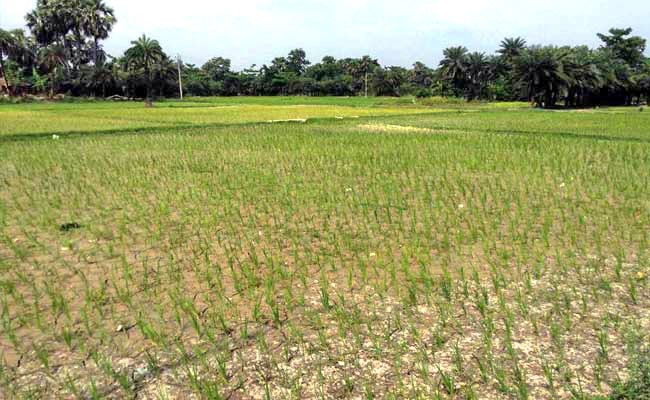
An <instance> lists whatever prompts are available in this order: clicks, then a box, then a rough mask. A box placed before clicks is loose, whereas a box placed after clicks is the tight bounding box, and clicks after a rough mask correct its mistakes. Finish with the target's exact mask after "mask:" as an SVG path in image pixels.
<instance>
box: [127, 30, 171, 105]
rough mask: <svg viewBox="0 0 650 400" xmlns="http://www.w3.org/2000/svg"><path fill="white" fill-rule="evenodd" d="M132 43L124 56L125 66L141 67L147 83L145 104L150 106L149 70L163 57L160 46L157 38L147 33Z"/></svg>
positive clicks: (150, 78)
mask: <svg viewBox="0 0 650 400" xmlns="http://www.w3.org/2000/svg"><path fill="white" fill-rule="evenodd" d="M131 44H132V45H133V46H132V47H131V48H129V49H128V50H127V51H126V53H124V57H125V59H126V64H127V67H129V68H132V69H140V68H142V71H143V77H144V80H145V82H146V85H147V98H146V100H145V105H146V106H148V107H151V81H152V77H151V70H152V68H153V67H154V66H155V65H156V63H159V62H160V61H161V60H162V59H163V58H165V53H163V50H162V47H160V43H158V41H157V40H154V39H151V38H148V37H147V35H144V34H143V35H142V36H141V37H140V38H139V39H138V40H135V41H132V42H131Z"/></svg>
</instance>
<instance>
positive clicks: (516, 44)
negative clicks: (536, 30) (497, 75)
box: [497, 37, 526, 62]
mask: <svg viewBox="0 0 650 400" xmlns="http://www.w3.org/2000/svg"><path fill="white" fill-rule="evenodd" d="M525 48H526V41H525V40H524V39H522V38H520V37H516V38H505V39H503V40H502V41H501V48H500V49H499V50H498V51H497V52H498V53H499V54H501V56H503V58H504V59H505V60H506V62H512V60H514V59H515V58H517V57H519V55H521V53H522V52H523V51H524V49H525Z"/></svg>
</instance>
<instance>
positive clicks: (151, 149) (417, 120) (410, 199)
mask: <svg viewBox="0 0 650 400" xmlns="http://www.w3.org/2000/svg"><path fill="white" fill-rule="evenodd" d="M289 119H305V121H304V122H269V121H277V120H289ZM648 227H650V112H648V111H644V112H640V111H639V110H638V109H633V108H617V109H598V110H583V111H540V110H534V109H531V108H529V107H528V106H527V105H526V104H521V103H507V104H506V103H501V104H469V105H468V104H460V103H453V102H450V103H444V102H442V101H441V100H424V101H420V100H417V101H414V100H413V99H411V98H407V99H376V98H369V99H363V98H219V99H212V98H206V99H188V100H186V101H184V102H178V101H167V102H161V103H157V104H156V105H155V107H154V108H152V109H146V108H144V107H143V106H142V105H141V104H139V103H104V102H71V103H47V104H21V105H1V106H0V229H1V230H0V300H1V303H0V306H1V307H2V312H1V318H2V319H1V321H0V322H1V325H0V359H2V360H3V361H2V363H1V364H0V366H1V368H0V393H1V394H2V395H4V396H2V395H0V397H5V398H29V397H31V398H42V397H52V398H61V397H73V398H74V397H79V398H93V397H94V398H105V397H107V398H125V397H137V398H191V397H192V396H194V397H195V398H214V399H219V398H224V399H226V398H259V399H264V398H273V399H275V398H423V399H430V398H434V399H435V398H441V399H445V398H450V399H451V398H465V399H474V398H503V399H510V398H513V399H524V398H531V399H542V398H585V399H587V398H591V397H590V396H597V395H608V394H609V393H610V392H611V390H612V388H613V387H615V386H616V385H617V384H618V383H620V382H624V381H626V380H628V378H629V377H630V376H632V375H631V374H630V371H633V370H632V369H630V368H632V367H633V366H634V365H635V362H637V361H638V360H637V358H636V357H637V355H638V354H642V353H643V351H644V349H646V348H647V347H648V345H649V344H650V336H649V334H648V332H650V279H649V278H648V274H649V273H650V253H649V250H650V249H649V248H648V244H649V243H650V242H649V234H650V231H649V230H648Z"/></svg>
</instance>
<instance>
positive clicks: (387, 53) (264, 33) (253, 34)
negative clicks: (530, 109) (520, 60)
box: [0, 0, 650, 69]
mask: <svg viewBox="0 0 650 400" xmlns="http://www.w3.org/2000/svg"><path fill="white" fill-rule="evenodd" d="M105 1H106V3H107V4H109V5H110V6H112V7H113V8H114V9H115V13H116V16H117V19H118V23H117V25H116V26H115V28H114V30H113V33H112V35H111V37H110V38H109V39H108V41H107V42H106V49H107V50H108V52H109V54H112V55H119V54H121V53H122V52H123V51H124V50H125V49H126V48H127V47H128V45H129V42H130V41H131V40H133V39H135V38H136V37H138V36H140V35H141V34H142V33H146V34H147V35H148V36H151V37H153V38H155V39H158V40H159V41H160V42H161V44H162V46H163V48H164V50H165V51H166V52H167V53H168V54H170V55H175V54H181V55H182V57H183V59H184V60H185V61H186V62H192V63H196V64H199V65H200V64H202V63H203V62H204V61H206V60H207V59H209V58H210V57H213V56H224V57H227V58H230V59H232V61H233V66H234V67H235V68H237V69H240V68H245V67H248V66H250V65H251V64H258V65H261V64H263V63H268V62H269V61H270V60H271V59H272V58H273V57H275V56H280V55H285V54H286V53H288V51H289V50H291V49H293V48H296V47H302V48H304V49H305V51H306V52H307V56H308V58H309V59H310V60H311V61H312V62H315V61H318V60H320V59H321V58H322V57H323V56H324V55H333V56H335V57H337V58H342V57H357V56H362V55H364V54H370V55H372V56H374V57H377V58H379V61H380V62H381V63H382V64H383V65H401V66H409V65H411V64H412V63H413V62H414V61H416V60H419V61H422V62H424V63H426V64H428V65H432V66H433V65H436V64H437V63H438V61H439V60H440V58H441V53H442V49H444V48H445V47H448V46H452V45H459V44H462V45H465V46H467V47H469V48H470V49H471V50H480V51H485V52H488V53H491V52H493V51H494V50H495V49H496V48H497V46H498V43H499V41H500V40H501V39H502V38H503V37H506V36H522V37H524V38H526V39H527V40H528V42H529V43H530V44H537V43H544V44H547V43H552V44H558V45H560V44H571V45H575V44H588V45H591V46H597V45H598V39H597V37H596V33H597V32H604V31H607V30H608V29H609V28H610V27H612V26H616V27H628V26H630V27H632V28H634V30H635V32H636V34H638V35H641V36H643V37H646V38H648V39H650V1H648V0H626V1H620V0H619V1H617V0H543V1H539V0H536V1H530V0H237V1H231V0H228V1H225V0H183V1H178V0H174V1H173V0H105ZM35 4H36V0H0V27H2V28H4V29H8V28H19V27H22V26H23V25H24V15H25V14H26V13H27V12H28V11H29V10H31V9H33V8H34V5H35Z"/></svg>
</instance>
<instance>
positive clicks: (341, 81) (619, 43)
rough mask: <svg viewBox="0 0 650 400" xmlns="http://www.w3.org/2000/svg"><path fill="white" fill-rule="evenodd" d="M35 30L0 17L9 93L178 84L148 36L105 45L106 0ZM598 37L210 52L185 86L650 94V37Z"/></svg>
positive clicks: (43, 20) (570, 96) (585, 98)
mask: <svg viewBox="0 0 650 400" xmlns="http://www.w3.org/2000/svg"><path fill="white" fill-rule="evenodd" d="M26 22H27V27H28V28H29V34H26V33H25V32H24V31H22V30H15V31H6V30H2V29H0V91H2V90H4V91H5V92H8V94H9V95H14V94H28V93H47V94H48V95H50V96H53V95H55V94H56V93H67V94H71V95H82V96H102V97H105V96H108V95H114V94H118V95H122V96H126V97H142V98H146V99H147V101H150V99H151V98H152V97H154V96H159V97H166V96H176V95H177V93H178V92H179V90H178V69H177V67H178V65H177V64H176V62H175V61H174V60H171V59H170V58H169V57H168V56H167V55H166V54H165V53H164V51H163V49H162V47H161V46H160V44H159V43H158V42H157V41H156V40H153V39H150V38H148V37H146V36H144V35H143V36H142V37H141V38H140V39H138V40H136V41H134V42H132V47H131V48H129V49H128V50H127V51H126V52H125V54H124V55H122V56H119V57H111V56H109V55H108V54H106V53H105V52H104V49H103V47H102V41H103V40H105V39H106V38H107V37H108V35H109V33H110V32H111V29H112V28H113V26H114V25H115V23H116V17H115V14H114V12H113V10H112V9H111V8H110V7H108V6H107V5H106V4H105V3H104V2H103V1H102V0H38V1H37V5H36V8H35V9H34V10H33V11H32V12H30V13H29V14H27V16H26ZM598 37H599V38H600V40H601V42H602V45H601V46H600V47H599V48H597V49H591V48H589V47H587V46H577V47H569V46H563V47H555V46H537V45H529V44H528V43H526V41H525V40H524V39H523V38H520V37H516V38H506V39H504V40H503V41H502V42H501V44H500V47H499V49H498V50H497V51H496V53H495V54H493V55H488V54H485V53H482V52H472V51H470V50H468V49H467V48H466V47H464V46H456V47H449V48H447V49H445V50H444V51H443V58H442V61H441V62H440V64H439V65H438V67H437V68H430V67H427V66H426V65H425V64H424V63H422V62H416V63H415V64H413V66H412V67H411V68H410V69H407V68H402V67H398V66H381V65H380V64H379V62H378V61H377V59H374V58H372V57H371V56H368V55H366V56H363V57H360V58H345V59H340V60H337V59H335V58H334V57H331V56H326V57H323V59H322V60H321V61H320V62H317V63H314V64H312V63H310V61H309V60H308V58H307V54H306V53H305V51H304V50H303V49H294V50H291V51H290V52H289V53H288V54H287V55H286V56H284V57H277V58H275V59H273V60H271V62H270V63H268V64H264V65H262V66H257V65H253V66H251V67H250V68H247V69H244V70H242V71H235V70H233V69H232V63H231V60H229V59H227V58H224V57H214V58H212V59H210V60H208V61H207V62H206V63H205V64H203V65H201V66H196V65H193V64H181V65H180V69H181V71H182V72H181V73H182V82H183V89H184V91H185V93H187V94H189V95H194V96H237V95H249V96H254V95H307V96H324V95H331V96H355V95H365V96H367V95H369V94H370V95H379V96H402V95H416V96H418V97H427V96H432V95H437V96H455V97H464V98H466V99H468V100H529V101H531V102H533V103H535V104H536V105H537V106H539V107H556V106H567V107H584V106H594V105H601V104H635V103H641V102H643V101H646V102H647V101H648V99H649V98H650V61H649V59H648V58H647V57H645V55H644V52H645V49H646V40H645V39H643V38H641V37H638V36H633V35H632V29H630V28H627V29H611V30H610V31H609V32H608V33H605V34H598Z"/></svg>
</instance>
